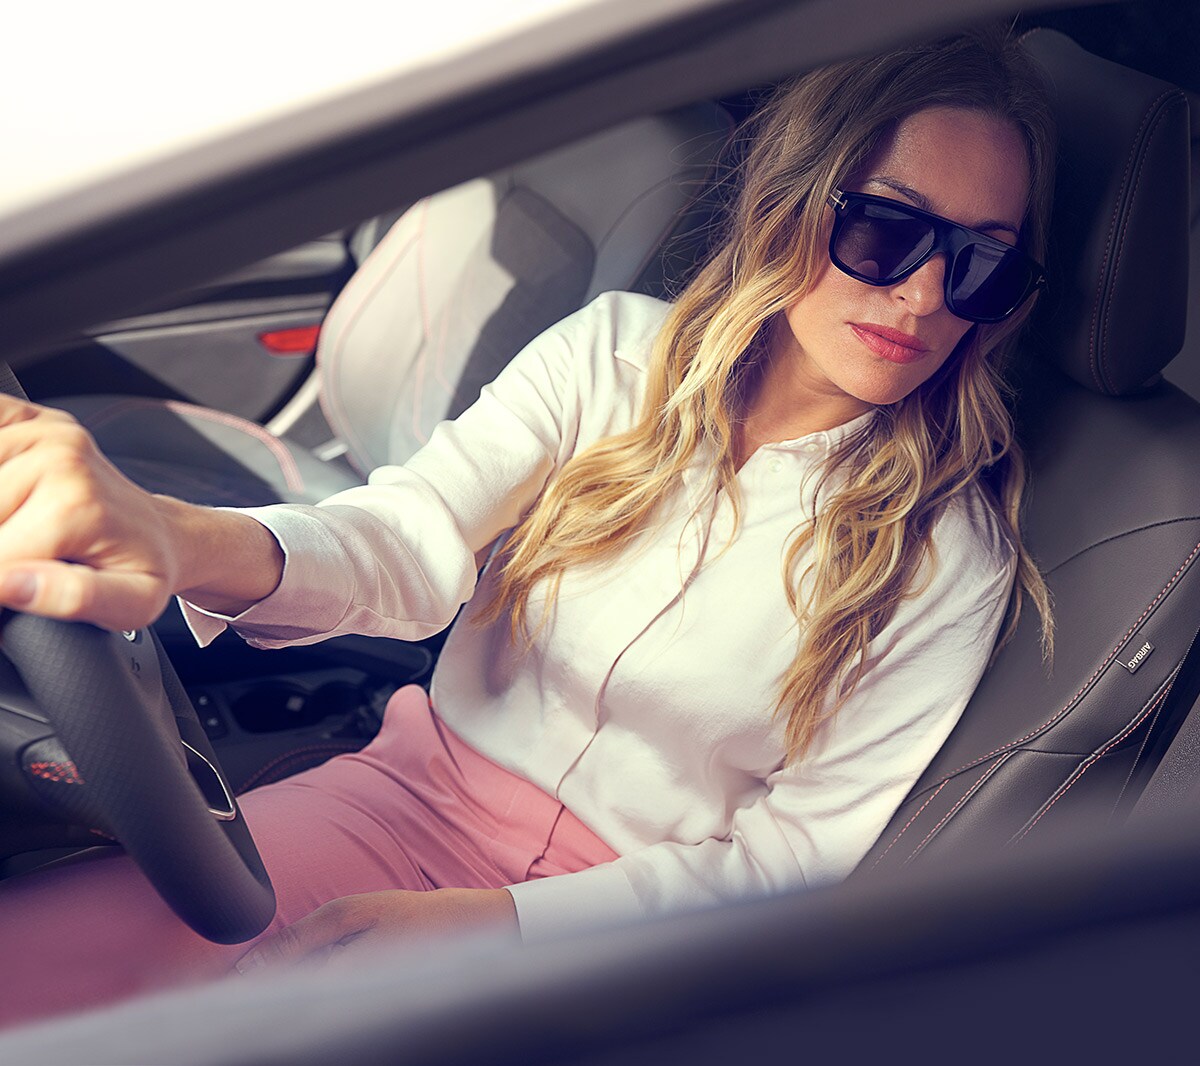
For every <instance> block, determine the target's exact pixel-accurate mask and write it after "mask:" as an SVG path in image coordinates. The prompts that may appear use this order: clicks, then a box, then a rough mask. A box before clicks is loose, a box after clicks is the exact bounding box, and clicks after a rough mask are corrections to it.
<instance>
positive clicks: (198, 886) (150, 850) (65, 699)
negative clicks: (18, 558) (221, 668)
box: [0, 614, 275, 944]
mask: <svg viewBox="0 0 1200 1066" xmlns="http://www.w3.org/2000/svg"><path fill="white" fill-rule="evenodd" d="M0 649H2V650H3V652H4V654H5V655H6V656H7V658H8V660H9V661H10V662H11V663H12V665H13V667H14V668H15V670H16V673H17V674H18V675H19V677H20V680H21V681H22V682H23V683H24V686H25V688H26V689H27V690H28V695H29V696H31V697H32V701H33V704H32V705H33V709H34V710H35V711H36V712H40V714H38V713H34V714H30V713H29V711H28V710H26V711H25V713H24V714H20V713H17V714H12V715H0V719H4V720H6V721H7V722H8V724H9V725H12V726H13V727H14V728H13V729H6V732H8V733H11V734H13V735H10V736H8V737H5V738H3V746H4V747H5V748H9V747H14V748H15V749H16V754H17V755H18V758H19V772H20V776H21V777H22V778H23V779H24V787H25V792H26V796H25V798H24V802H25V804H26V805H28V790H29V789H30V788H31V789H32V790H33V792H34V793H35V794H36V796H37V797H38V799H39V800H40V806H41V807H42V808H43V810H44V811H48V812H49V813H50V815H51V817H53V818H55V819H57V820H60V821H61V822H67V823H70V824H73V825H79V826H84V827H88V828H91V829H95V830H98V831H99V832H101V833H102V834H104V835H106V836H109V837H112V838H113V839H115V840H116V841H117V842H119V843H120V844H121V845H123V847H124V848H125V850H126V851H127V852H128V853H129V855H130V856H132V858H133V859H134V860H135V861H136V862H137V863H138V865H139V866H140V867H141V868H142V870H143V872H144V873H145V875H146V877H147V878H148V879H149V880H150V882H151V883H152V884H153V885H154V887H155V888H156V889H157V890H158V893H159V895H161V896H162V898H163V899H164V900H165V901H166V902H167V904H168V905H169V906H170V907H171V908H172V909H173V910H174V911H175V913H176V914H177V915H178V916H179V917H180V918H181V919H182V920H183V921H184V922H186V923H187V924H188V925H189V926H191V927H192V928H193V929H194V930H195V931H196V932H197V933H199V934H200V935H201V936H203V937H206V938H207V939H209V940H213V941H216V942H218V943H222V944H236V943H240V942H242V941H245V940H249V939H250V938H251V937H253V936H255V935H257V934H258V933H260V932H261V931H262V930H263V929H265V928H266V926H267V925H268V923H269V922H270V921H271V918H272V917H273V916H274V913H275V893H274V890H273V889H272V888H271V882H270V879H269V878H268V876H267V872H266V870H265V869H264V868H263V864H262V860H261V859H260V858H259V855H258V850H257V849H256V848H255V846H254V842H253V840H252V839H251V837H250V832H249V830H248V829H247V828H246V823H245V820H244V819H243V818H242V816H241V812H240V811H239V810H238V806H237V802H236V801H235V800H234V798H233V793H232V791H231V789H230V788H229V785H228V783H227V781H226V780H225V778H224V776H223V774H222V773H221V771H220V769H219V766H218V763H217V758H216V755H215V754H214V753H213V750H212V746H211V745H210V744H209V741H208V737H207V736H206V735H205V733H204V729H203V727H202V726H201V725H200V721H199V719H198V718H197V716H196V712H195V709H194V708H193V707H192V704H191V700H189V699H188V696H187V693H186V692H185V691H184V689H183V685H182V684H181V683H180V681H179V677H178V675H176V673H175V670H174V668H173V667H172V666H171V664H170V661H169V660H168V659H167V657H166V654H165V653H164V652H163V650H162V646H161V644H160V643H159V642H158V638H157V637H156V636H155V635H154V633H153V631H152V630H150V629H142V630H137V631H136V632H127V633H110V632H108V631H107V630H103V629H98V628H97V627H95V626H92V625H87V624H85V623H82V622H59V621H54V620H52V619H47V618H41V617H38V616H35V615H27V614H15V615H12V616H11V617H10V618H8V620H7V622H6V623H5V624H4V626H3V632H2V634H0ZM19 701H20V696H18V698H17V702H19ZM17 722H19V723H20V725H19V726H18V725H16V724H15V723H17ZM14 740H15V742H14ZM11 776H12V765H11V763H10V764H9V767H8V777H9V778H11ZM3 777H4V775H2V774H0V779H3ZM10 785H11V782H10Z"/></svg>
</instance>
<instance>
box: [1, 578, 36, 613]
mask: <svg viewBox="0 0 1200 1066" xmlns="http://www.w3.org/2000/svg"><path fill="white" fill-rule="evenodd" d="M36 595H37V574H32V573H30V572H29V571H28V570H12V571H10V572H9V573H7V574H5V575H4V576H3V577H0V600H3V601H4V602H5V603H7V604H8V605H9V606H10V607H24V606H25V605H26V604H27V603H32V602H33V598H34V596H36Z"/></svg>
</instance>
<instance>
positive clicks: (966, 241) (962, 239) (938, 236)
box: [827, 189, 1046, 324]
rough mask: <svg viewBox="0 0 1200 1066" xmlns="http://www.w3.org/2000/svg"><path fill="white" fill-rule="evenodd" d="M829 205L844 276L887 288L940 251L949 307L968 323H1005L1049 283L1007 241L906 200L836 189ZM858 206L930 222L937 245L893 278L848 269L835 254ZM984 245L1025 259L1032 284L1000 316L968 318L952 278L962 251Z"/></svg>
mask: <svg viewBox="0 0 1200 1066" xmlns="http://www.w3.org/2000/svg"><path fill="white" fill-rule="evenodd" d="M827 202H828V204H829V206H830V207H831V208H833V229H832V230H831V231H830V234H829V259H830V261H831V262H832V263H833V265H834V266H835V267H837V268H838V270H840V271H841V272H842V273H843V274H848V275H849V276H850V277H852V278H854V280H855V281H861V282H863V283H864V284H866V285H874V286H876V287H880V288H882V287H884V286H887V285H898V284H899V283H900V282H902V281H903V280H904V279H905V278H907V277H908V276H909V275H911V274H914V273H916V271H918V270H920V269H921V267H922V266H924V265H925V264H926V263H927V262H929V260H930V259H932V258H933V257H934V256H935V255H937V254H938V253H939V252H944V253H945V254H946V270H945V278H944V285H945V290H944V291H945V299H946V307H947V308H948V309H949V311H950V313H951V314H952V315H955V316H956V317H958V318H961V319H963V320H964V321H967V322H979V323H984V324H987V323H992V322H1003V321H1004V320H1005V319H1006V318H1008V317H1009V316H1010V315H1012V314H1013V312H1015V311H1016V310H1017V309H1018V308H1019V307H1020V306H1021V304H1023V303H1024V302H1025V301H1026V300H1028V299H1029V297H1030V296H1032V295H1033V294H1034V293H1035V292H1037V291H1038V289H1041V288H1043V287H1044V286H1045V284H1046V272H1045V270H1044V269H1043V268H1042V266H1041V264H1040V263H1038V262H1037V261H1036V260H1034V259H1033V258H1032V257H1031V256H1029V255H1027V254H1026V253H1025V252H1023V251H1022V250H1021V249H1020V248H1017V247H1015V246H1014V245H1011V244H1005V243H1004V241H1001V240H997V239H996V238H995V237H989V236H988V235H987V234H986V233H980V232H979V231H978V230H973V229H969V228H968V227H966V226H962V225H960V224H959V223H957V222H952V221H951V220H950V219H948V218H942V216H941V215H935V214H932V213H931V212H929V211H922V210H921V209H920V208H919V207H913V206H912V205H910V204H906V203H905V202H904V201H903V200H893V199H891V198H890V197H887V196H872V195H871V194H870V193H865V192H843V191H842V190H841V189H834V190H833V191H832V192H831V193H830V194H829V197H828V200H827ZM855 204H880V205H882V206H884V207H887V208H889V209H890V210H893V211H897V212H899V213H900V214H902V215H907V216H908V217H909V218H913V219H917V220H919V221H922V222H928V223H929V225H930V226H931V227H932V228H933V243H932V244H931V245H930V247H929V249H928V250H927V251H926V252H925V253H924V254H923V255H922V256H921V257H920V258H919V259H917V261H916V262H915V263H912V264H910V265H909V266H908V267H907V268H906V269H905V270H903V271H901V272H900V273H899V274H896V275H894V276H891V277H886V278H872V277H868V276H866V275H865V274H860V273H859V272H858V271H857V270H854V269H852V268H851V267H849V266H847V265H846V264H845V263H844V262H843V261H842V260H841V259H840V258H839V257H838V255H837V252H836V251H835V248H836V245H837V241H838V236H839V234H840V233H841V231H842V226H843V224H844V223H845V221H846V212H847V211H848V209H849V208H851V207H853V206H854V205H855ZM975 244H979V245H983V246H984V247H987V248H993V249H995V250H997V251H1000V252H1003V253H1004V254H1005V255H1017V256H1020V257H1021V258H1022V259H1024V260H1025V261H1026V262H1027V263H1028V264H1029V266H1030V268H1031V271H1030V281H1029V284H1028V285H1027V286H1026V287H1025V291H1024V292H1023V293H1022V294H1021V296H1020V297H1019V298H1018V299H1017V300H1016V301H1015V302H1014V303H1013V305H1012V306H1011V307H1010V308H1009V309H1008V310H1007V311H1005V312H1004V313H1003V314H1000V315H992V316H988V317H983V316H980V315H969V314H968V315H964V314H962V313H960V311H959V310H958V308H957V305H956V303H955V300H954V298H953V296H952V289H953V285H952V279H953V277H954V269H953V264H954V261H955V259H957V258H958V254H959V252H961V251H962V250H963V249H964V248H968V247H970V246H971V245H975Z"/></svg>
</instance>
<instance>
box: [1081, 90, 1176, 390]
mask: <svg viewBox="0 0 1200 1066" xmlns="http://www.w3.org/2000/svg"><path fill="white" fill-rule="evenodd" d="M1174 92H1175V90H1173V89H1170V90H1166V91H1164V92H1163V93H1162V94H1161V95H1160V96H1159V97H1158V99H1157V100H1155V101H1154V103H1153V104H1152V105H1151V106H1150V111H1149V113H1148V115H1149V114H1153V115H1154V121H1153V123H1152V124H1151V127H1150V130H1149V132H1148V133H1147V134H1146V141H1147V142H1149V141H1151V140H1153V139H1154V130H1155V128H1156V127H1157V126H1158V125H1159V124H1160V123H1161V122H1162V120H1163V118H1164V117H1165V116H1166V115H1167V114H1169V110H1168V109H1167V108H1166V107H1163V108H1162V109H1161V110H1159V105H1160V104H1161V103H1162V102H1163V101H1164V100H1165V99H1166V98H1167V97H1168V96H1172V95H1174ZM1156 112H1157V113H1156ZM1147 117H1148V116H1147ZM1142 125H1143V126H1145V122H1144V121H1143V123H1142ZM1138 137H1139V143H1141V130H1140V129H1139V130H1138ZM1149 154H1150V152H1149V148H1148V147H1146V148H1144V149H1143V150H1142V151H1139V152H1138V153H1137V175H1136V177H1135V178H1134V181H1133V189H1132V190H1131V192H1130V194H1129V198H1128V200H1127V201H1126V202H1127V203H1128V205H1129V210H1127V211H1126V212H1125V218H1124V220H1123V221H1122V223H1121V232H1120V235H1119V236H1118V237H1117V241H1116V258H1115V259H1114V260H1113V269H1112V280H1111V282H1110V284H1109V288H1110V289H1115V288H1116V285H1117V275H1118V274H1119V273H1120V272H1121V257H1122V255H1124V253H1125V234H1126V233H1127V232H1128V230H1129V223H1130V221H1131V219H1132V218H1133V203H1134V201H1135V200H1136V199H1137V191H1138V186H1139V185H1140V184H1141V181H1142V174H1144V173H1145V166H1146V157H1147V156H1148V155H1149ZM1114 303H1115V301H1113V300H1109V301H1108V303H1107V305H1106V306H1105V309H1104V339H1103V347H1104V350H1105V351H1107V350H1108V337H1109V327H1110V325H1111V322H1112V312H1113V304H1114ZM1095 359H1096V368H1097V371H1099V370H1100V369H1101V366H1100V349H1099V348H1098V349H1097V350H1096V353H1095ZM1108 387H1109V388H1110V389H1111V390H1112V391H1114V392H1115V391H1116V390H1115V387H1113V386H1111V385H1110V386H1108Z"/></svg>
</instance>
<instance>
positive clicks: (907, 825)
mask: <svg viewBox="0 0 1200 1066" xmlns="http://www.w3.org/2000/svg"><path fill="white" fill-rule="evenodd" d="M949 783H950V779H949V778H947V779H946V780H945V781H943V782H942V783H941V784H940V785H938V787H937V788H935V789H934V790H933V792H932V793H930V796H929V798H928V799H927V800H926V801H925V802H924V803H922V804H921V806H920V807H918V808H917V812H916V814H914V815H913V816H912V817H911V818H910V819H909V820H908V821H907V822H905V824H904V828H903V829H901V830H900V832H899V833H897V834H896V836H895V839H893V840H892V842H891V843H890V844H889V845H888V846H887V847H886V848H884V849H883V851H882V852H880V854H879V858H877V859H876V860H875V861H874V862H873V863H872V864H871V869H874V868H875V867H876V866H878V865H879V864H880V863H881V862H883V858H884V856H885V855H887V853H888V852H889V851H891V850H892V848H894V847H895V846H896V844H897V843H898V842H899V840H900V838H901V837H902V836H904V834H905V833H907V832H908V828H909V826H911V825H912V824H913V822H915V821H916V820H917V819H918V818H920V817H921V812H922V811H924V810H925V808H926V807H928V806H929V805H930V804H931V803H932V802H933V801H934V800H935V799H937V794H938V793H939V792H941V791H942V789H944V788H945V787H946V786H947V785H948V784H949Z"/></svg>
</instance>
